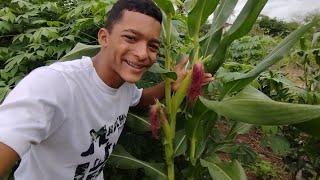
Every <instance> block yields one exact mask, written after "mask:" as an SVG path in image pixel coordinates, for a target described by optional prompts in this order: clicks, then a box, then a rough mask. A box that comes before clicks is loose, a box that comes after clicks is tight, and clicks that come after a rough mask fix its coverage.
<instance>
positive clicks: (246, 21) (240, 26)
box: [205, 0, 267, 73]
mask: <svg viewBox="0 0 320 180" xmlns="http://www.w3.org/2000/svg"><path fill="white" fill-rule="evenodd" d="M266 2H267V0H261V1H256V0H248V1H247V3H246V5H245V6H244V8H243V9H242V10H241V12H240V14H239V15H238V17H237V19H236V20H235V22H234V24H233V25H232V26H231V28H230V29H229V31H228V32H227V33H226V34H225V35H224V38H223V40H222V42H221V43H220V45H219V47H218V48H217V50H216V51H215V54H214V55H213V56H212V58H211V60H210V61H207V62H206V63H205V66H206V69H207V71H208V72H210V73H215V72H216V71H217V70H218V69H219V67H220V66H221V65H222V64H223V62H224V61H225V55H226V50H227V48H228V46H229V45H230V44H231V43H232V42H233V41H234V40H236V39H238V38H240V37H242V36H244V35H246V34H247V33H248V32H249V31H250V30H251V28H252V26H253V24H254V22H255V21H256V19H257V18H258V16H259V14H260V12H261V10H262V9H263V7H264V5H265V4H266Z"/></svg>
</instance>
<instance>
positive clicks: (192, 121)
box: [185, 100, 218, 164]
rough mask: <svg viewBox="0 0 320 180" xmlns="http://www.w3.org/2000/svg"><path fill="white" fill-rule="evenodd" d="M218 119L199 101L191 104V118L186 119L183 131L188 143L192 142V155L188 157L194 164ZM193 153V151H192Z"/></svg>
mask: <svg viewBox="0 0 320 180" xmlns="http://www.w3.org/2000/svg"><path fill="white" fill-rule="evenodd" d="M217 119H218V116H217V114H216V113H215V112H214V111H211V110H210V109H208V108H207V107H206V106H205V105H204V104H203V103H202V102H201V101H199V100H197V101H196V104H195V105H194V106H193V110H192V114H191V118H188V119H187V122H186V125H185V131H186V135H187V138H188V140H189V141H190V143H193V144H194V150H192V151H194V155H192V156H191V157H190V160H191V163H192V164H195V163H196V159H198V158H199V157H200V156H201V154H202V153H203V151H204V149H205V147H206V142H207V139H208V137H209V134H210V132H211V130H212V128H213V126H214V124H215V122H216V120H217ZM192 153H193V152H192Z"/></svg>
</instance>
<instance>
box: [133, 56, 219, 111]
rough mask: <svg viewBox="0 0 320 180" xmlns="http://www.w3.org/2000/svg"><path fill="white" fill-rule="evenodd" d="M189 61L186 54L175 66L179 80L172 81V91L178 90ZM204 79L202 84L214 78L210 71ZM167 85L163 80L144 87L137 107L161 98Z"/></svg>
mask: <svg viewBox="0 0 320 180" xmlns="http://www.w3.org/2000/svg"><path fill="white" fill-rule="evenodd" d="M187 63H188V57H186V56H184V57H182V59H181V60H180V61H179V63H178V64H177V65H176V66H175V67H174V69H173V71H174V72H175V73H176V74H177V80H175V81H174V82H172V84H171V85H172V91H176V90H177V89H178V88H179V86H180V84H181V82H182V81H183V79H184V78H185V77H186V75H187V69H186V64H187ZM203 76H204V77H203V80H202V86H204V85H206V84H208V83H209V82H210V81H213V80H214V78H213V77H212V75H211V74H210V73H204V75H203ZM164 89H165V85H164V82H161V83H159V84H157V85H155V86H153V87H150V88H146V89H143V91H142V96H141V98H140V102H139V104H138V105H137V107H146V106H149V105H152V104H154V103H155V99H159V100H161V99H162V98H163V97H164V94H165V90H164Z"/></svg>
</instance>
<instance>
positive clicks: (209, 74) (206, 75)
mask: <svg viewBox="0 0 320 180" xmlns="http://www.w3.org/2000/svg"><path fill="white" fill-rule="evenodd" d="M203 77H204V78H211V77H212V74H211V73H205V74H204V75H203Z"/></svg>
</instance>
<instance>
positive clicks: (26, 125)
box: [0, 67, 71, 157]
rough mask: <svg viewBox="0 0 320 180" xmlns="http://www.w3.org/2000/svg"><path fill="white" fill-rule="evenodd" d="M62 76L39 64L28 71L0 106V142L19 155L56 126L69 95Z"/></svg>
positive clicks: (59, 123)
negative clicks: (34, 68)
mask: <svg viewBox="0 0 320 180" xmlns="http://www.w3.org/2000/svg"><path fill="white" fill-rule="evenodd" d="M68 88H69V86H68V84H67V82H66V80H65V78H64V77H63V75H62V74H61V73H60V72H58V71H55V70H53V69H50V68H47V67H42V68H38V69H36V70H34V71H32V72H31V73H30V74H29V75H27V76H26V77H25V78H24V79H22V80H21V81H20V82H19V83H18V85H17V86H16V87H15V88H14V89H13V90H12V91H11V92H10V93H9V95H8V96H7V98H6V99H5V100H4V102H3V103H2V104H1V106H0V142H2V143H5V144H6V145H8V146H10V147H11V148H12V149H14V150H15V151H16V152H17V153H18V154H19V156H20V157H22V156H23V155H24V154H25V153H26V152H27V150H28V149H29V148H30V146H31V144H38V143H40V142H41V141H43V140H44V139H46V138H47V137H48V136H49V135H50V134H51V133H53V132H54V131H55V129H57V128H58V127H60V126H61V125H62V123H63V121H64V119H65V110H64V109H67V107H68V104H67V98H66V97H68V96H69V97H71V95H70V94H71V93H68V92H70V91H69V89H68Z"/></svg>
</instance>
